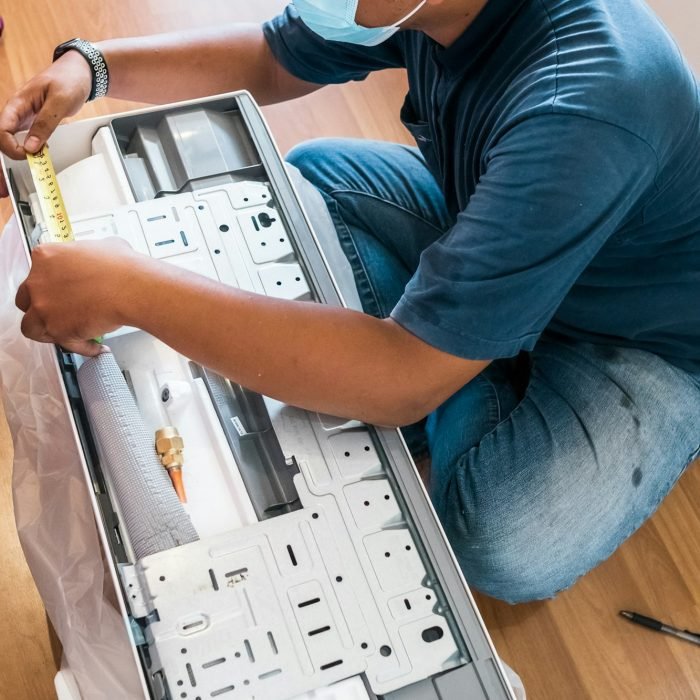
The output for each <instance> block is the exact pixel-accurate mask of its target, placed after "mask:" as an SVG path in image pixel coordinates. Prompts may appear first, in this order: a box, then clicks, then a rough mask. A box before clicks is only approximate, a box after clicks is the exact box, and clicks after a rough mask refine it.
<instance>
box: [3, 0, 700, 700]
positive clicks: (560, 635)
mask: <svg viewBox="0 0 700 700" xmlns="http://www.w3.org/2000/svg"><path fill="white" fill-rule="evenodd" d="M284 4H285V3H284V2H282V0H257V1H256V2H254V3H249V2H244V1H243V0H226V1H224V0H208V1H207V2H198V3H192V2H187V1H185V0H170V1H166V0H121V1H120V2H99V1H98V0H81V1H80V2H78V1H77V0H73V1H69V0H53V1H52V2H49V1H48V0H5V2H4V3H3V4H2V7H1V11H2V13H3V15H4V19H5V22H6V29H5V35H4V37H3V39H2V40H0V100H2V101H4V100H5V99H6V98H7V97H8V96H9V95H10V94H11V93H12V91H13V88H14V86H15V85H18V84H20V83H21V82H23V81H24V80H26V79H28V78H29V77H30V76H32V75H33V74H34V73H35V72H37V71H39V70H40V69H41V68H42V67H44V66H45V65H46V64H47V61H48V60H49V58H50V56H51V52H52V49H53V47H54V46H55V45H56V44H58V43H59V42H60V41H63V40H65V39H67V38H70V37H73V36H81V37H84V38H88V39H93V40H98V39H101V38H107V37H112V36H124V35H133V34H146V33H151V32H156V31H166V30H178V29H182V28H186V27H189V26H194V25H198V26H202V25H207V24H217V23H220V22H222V21H236V20H239V19H240V20H261V19H263V18H266V17H269V16H271V15H272V14H273V12H275V11H276V10H277V9H279V8H280V7H282V6H283V5H284ZM221 69H222V70H225V66H222V67H221ZM405 89H406V86H405V79H404V77H403V76H402V74H401V73H398V72H390V73H385V74H383V75H378V76H373V77H372V78H371V79H370V80H368V81H367V82H366V83H364V84H361V85H349V86H344V87H340V88H327V89H324V90H322V91H320V92H319V93H317V94H316V95H313V96H311V97H309V98H306V99H305V100H302V101H297V102H294V103H290V104H287V105H283V106H276V107H273V108H270V109H268V110H266V112H267V116H268V119H269V121H270V124H271V126H272V129H273V132H274V133H275V134H276V137H277V139H278V141H279V144H280V147H281V148H282V150H283V151H284V150H286V149H288V148H289V147H291V146H292V145H294V144H295V143H298V142H300V141H303V140H305V139H308V138H313V137H317V136H330V135H333V136H358V137H359V136H361V137H369V138H382V139H390V140H398V141H405V142H409V136H408V134H407V133H406V132H405V131H404V130H403V128H402V127H401V125H400V123H399V121H398V118H397V114H398V109H399V106H400V104H401V101H402V99H403V94H404V93H405ZM128 107H129V105H127V104H125V103H116V102H110V101H103V102H101V103H98V104H97V105H90V106H87V107H86V108H85V109H84V110H83V112H82V113H81V115H80V116H82V117H86V116H91V115H94V114H97V113H106V112H110V111H121V110H123V109H125V108H128ZM8 215H9V208H8V206H7V202H3V203H0V217H1V220H2V221H4V220H5V219H6V218H7V216H8ZM698 430H699V432H700V426H698ZM11 461H12V448H11V441H10V436H9V435H8V432H7V429H6V426H5V423H4V420H2V416H1V415H0V620H2V628H3V631H2V633H1V634H0V700H43V699H44V698H53V697H54V694H53V686H52V678H53V675H54V672H55V661H54V658H53V655H52V651H51V645H50V640H49V635H48V632H47V624H46V620H45V616H44V612H43V608H42V605H41V602H40V600H39V598H38V596H37V594H36V590H35V589H34V587H33V584H32V580H31V577H30V575H29V572H28V570H27V568H26V564H25V562H24V559H23V556H22V553H21V550H20V548H19V545H18V541H17V536H16V533H15V529H14V522H13V516H12V499H11V491H10V478H11ZM699 501H700V471H699V470H698V468H697V466H696V467H695V468H694V469H690V470H689V472H688V473H687V474H686V476H685V477H684V478H683V479H682V481H681V482H680V484H679V485H678V487H677V488H676V489H675V490H674V492H673V493H672V494H671V496H670V497H669V498H668V499H667V501H666V502H665V503H664V504H663V506H662V507H661V509H660V510H659V512H658V513H657V514H656V515H655V516H654V518H653V519H652V520H651V521H650V522H649V523H647V525H645V526H644V527H643V528H642V529H641V530H640V531H639V532H638V533H637V534H636V535H634V536H633V537H632V538H631V540H630V541H628V542H627V543H626V544H625V545H624V546H623V547H622V548H621V549H620V550H619V551H618V552H617V554H615V556H613V557H612V558H611V559H610V560H609V561H607V562H606V563H604V564H603V565H602V566H600V567H599V568H598V569H596V570H595V571H594V572H593V573H591V574H589V575H588V576H586V577H585V578H583V579H582V580H581V581H580V582H579V583H578V584H577V585H576V586H575V587H574V588H573V589H572V590H570V591H569V592H567V593H564V594H563V595H561V596H560V597H559V598H558V599H556V600H554V601H550V602H545V603H537V604H531V605H522V606H517V607H510V606H508V605H505V604H502V603H499V602H496V601H493V600H489V599H487V598H484V597H479V603H480V606H481V610H482V613H483V615H484V618H485V620H486V623H487V625H488V627H489V629H490V631H491V634H492V636H493V639H494V641H495V643H496V646H497V647H498V649H499V651H500V653H501V655H502V656H503V658H504V659H505V660H506V661H507V662H508V663H510V664H511V665H512V666H513V667H515V668H516V669H517V670H518V671H519V673H520V674H521V675H522V677H523V679H524V681H525V684H526V686H527V688H528V691H529V696H530V698H532V700H586V699H591V700H627V699H629V700H632V698H634V699H635V700H693V699H697V698H700V648H697V647H693V646H691V645H689V644H685V643H683V642H679V641H676V640H674V639H669V638H667V637H664V636H662V635H659V634H654V633H651V632H647V631H645V630H643V629H640V628H636V627H633V626H632V625H630V624H627V623H625V622H624V621H622V620H621V619H619V618H618V617H617V611H618V610H620V609H621V608H629V609H634V610H638V611H640V612H645V613H648V614H655V615H657V616H659V617H661V618H663V619H665V620H667V621H668V622H671V623H673V624H675V625H677V626H679V627H689V628H691V629H693V628H695V629H700V512H699V508H698V502H699Z"/></svg>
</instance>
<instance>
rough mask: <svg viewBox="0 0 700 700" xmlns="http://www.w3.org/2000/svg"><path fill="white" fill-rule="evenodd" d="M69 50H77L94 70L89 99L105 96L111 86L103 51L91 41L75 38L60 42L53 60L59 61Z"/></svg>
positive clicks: (89, 100)
mask: <svg viewBox="0 0 700 700" xmlns="http://www.w3.org/2000/svg"><path fill="white" fill-rule="evenodd" d="M68 51H77V52H78V53H79V54H80V55H81V56H83V58H84V59H85V60H86V61H87V62H88V65H89V66H90V70H91V71H92V89H91V90H90V96H89V97H88V98H87V101H88V102H92V100H96V99H97V98H98V97H104V96H105V95H106V94H107V89H108V88H109V70H108V69H107V62H106V61H105V57H104V55H103V54H102V51H100V50H99V49H98V48H97V47H96V46H95V45H94V44H91V43H90V42H89V41H84V40H83V39H78V38H75V39H70V40H69V41H64V42H63V43H62V44H59V45H58V46H57V47H56V48H55V49H54V52H53V60H54V61H57V60H58V59H59V58H61V56H63V54H64V53H67V52H68Z"/></svg>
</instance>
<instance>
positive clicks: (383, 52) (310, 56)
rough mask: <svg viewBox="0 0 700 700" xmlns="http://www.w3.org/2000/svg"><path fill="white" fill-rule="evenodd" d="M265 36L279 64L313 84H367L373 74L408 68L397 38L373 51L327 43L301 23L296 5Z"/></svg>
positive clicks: (268, 27)
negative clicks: (367, 79)
mask: <svg viewBox="0 0 700 700" xmlns="http://www.w3.org/2000/svg"><path fill="white" fill-rule="evenodd" d="M263 32H264V34H265V38H266V39H267V43H268V44H269V46H270V49H271V50H272V53H273V54H274V56H275V58H276V59H277V61H279V63H280V64H281V65H282V66H284V68H286V69H287V70H288V71H289V72H290V73H291V74H292V75H294V76H295V77H297V78H299V79H300V80H306V81H307V82H310V83H317V84H320V85H329V84H334V83H347V82H349V81H351V80H364V79H365V78H366V77H367V75H369V73H371V72H373V71H378V70H383V69H385V68H403V67H405V61H404V58H403V52H402V49H401V39H400V37H399V36H398V35H395V36H393V37H391V38H390V39H389V40H388V41H385V42H384V43H383V44H380V45H379V46H372V47H369V46H356V45H354V44H347V43H344V42H339V41H326V40H325V39H323V38H321V37H320V36H319V35H318V34H316V33H315V32H313V31H311V30H310V29H309V28H308V27H307V26H306V25H305V24H304V22H302V20H301V18H300V17H299V13H298V12H297V10H296V9H295V8H294V6H293V5H289V6H288V7H287V9H286V10H285V11H284V12H283V13H282V14H281V15H279V16H278V17H275V18H274V19H272V20H270V21H269V22H266V23H265V24H264V25H263Z"/></svg>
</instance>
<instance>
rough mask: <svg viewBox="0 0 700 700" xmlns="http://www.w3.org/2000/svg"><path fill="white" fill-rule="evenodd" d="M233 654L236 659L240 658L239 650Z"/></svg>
mask: <svg viewBox="0 0 700 700" xmlns="http://www.w3.org/2000/svg"><path fill="white" fill-rule="evenodd" d="M234 656H235V657H236V658H237V659H240V658H241V652H240V651H237V652H236V653H235V654H234Z"/></svg>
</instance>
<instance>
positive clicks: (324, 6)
mask: <svg viewBox="0 0 700 700" xmlns="http://www.w3.org/2000/svg"><path fill="white" fill-rule="evenodd" d="M293 2H294V6H295V7H296V8H297V10H298V11H299V16H300V17H301V19H302V20H303V21H304V24H305V25H306V26H307V27H308V28H309V29H311V31H313V32H315V33H316V34H318V35H319V36H321V37H323V38H324V39H327V40H329V41H344V42H346V43H348V44H360V45H361V46H377V44H381V43H382V42H383V41H386V40H387V39H388V38H389V37H391V36H394V34H396V32H398V31H399V29H400V28H401V25H402V24H403V23H404V22H405V21H406V20H408V19H410V18H411V17H413V15H415V14H416V12H418V10H420V9H421V7H423V5H425V3H426V2H427V0H422V2H420V3H418V7H416V8H415V9H414V10H413V11H411V12H410V13H409V14H407V15H406V16H405V17H404V18H403V19H401V20H399V21H398V22H396V24H393V25H391V26H389V27H362V26H360V25H359V24H358V23H357V22H356V21H355V16H356V15H357V5H358V3H359V0H293Z"/></svg>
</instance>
